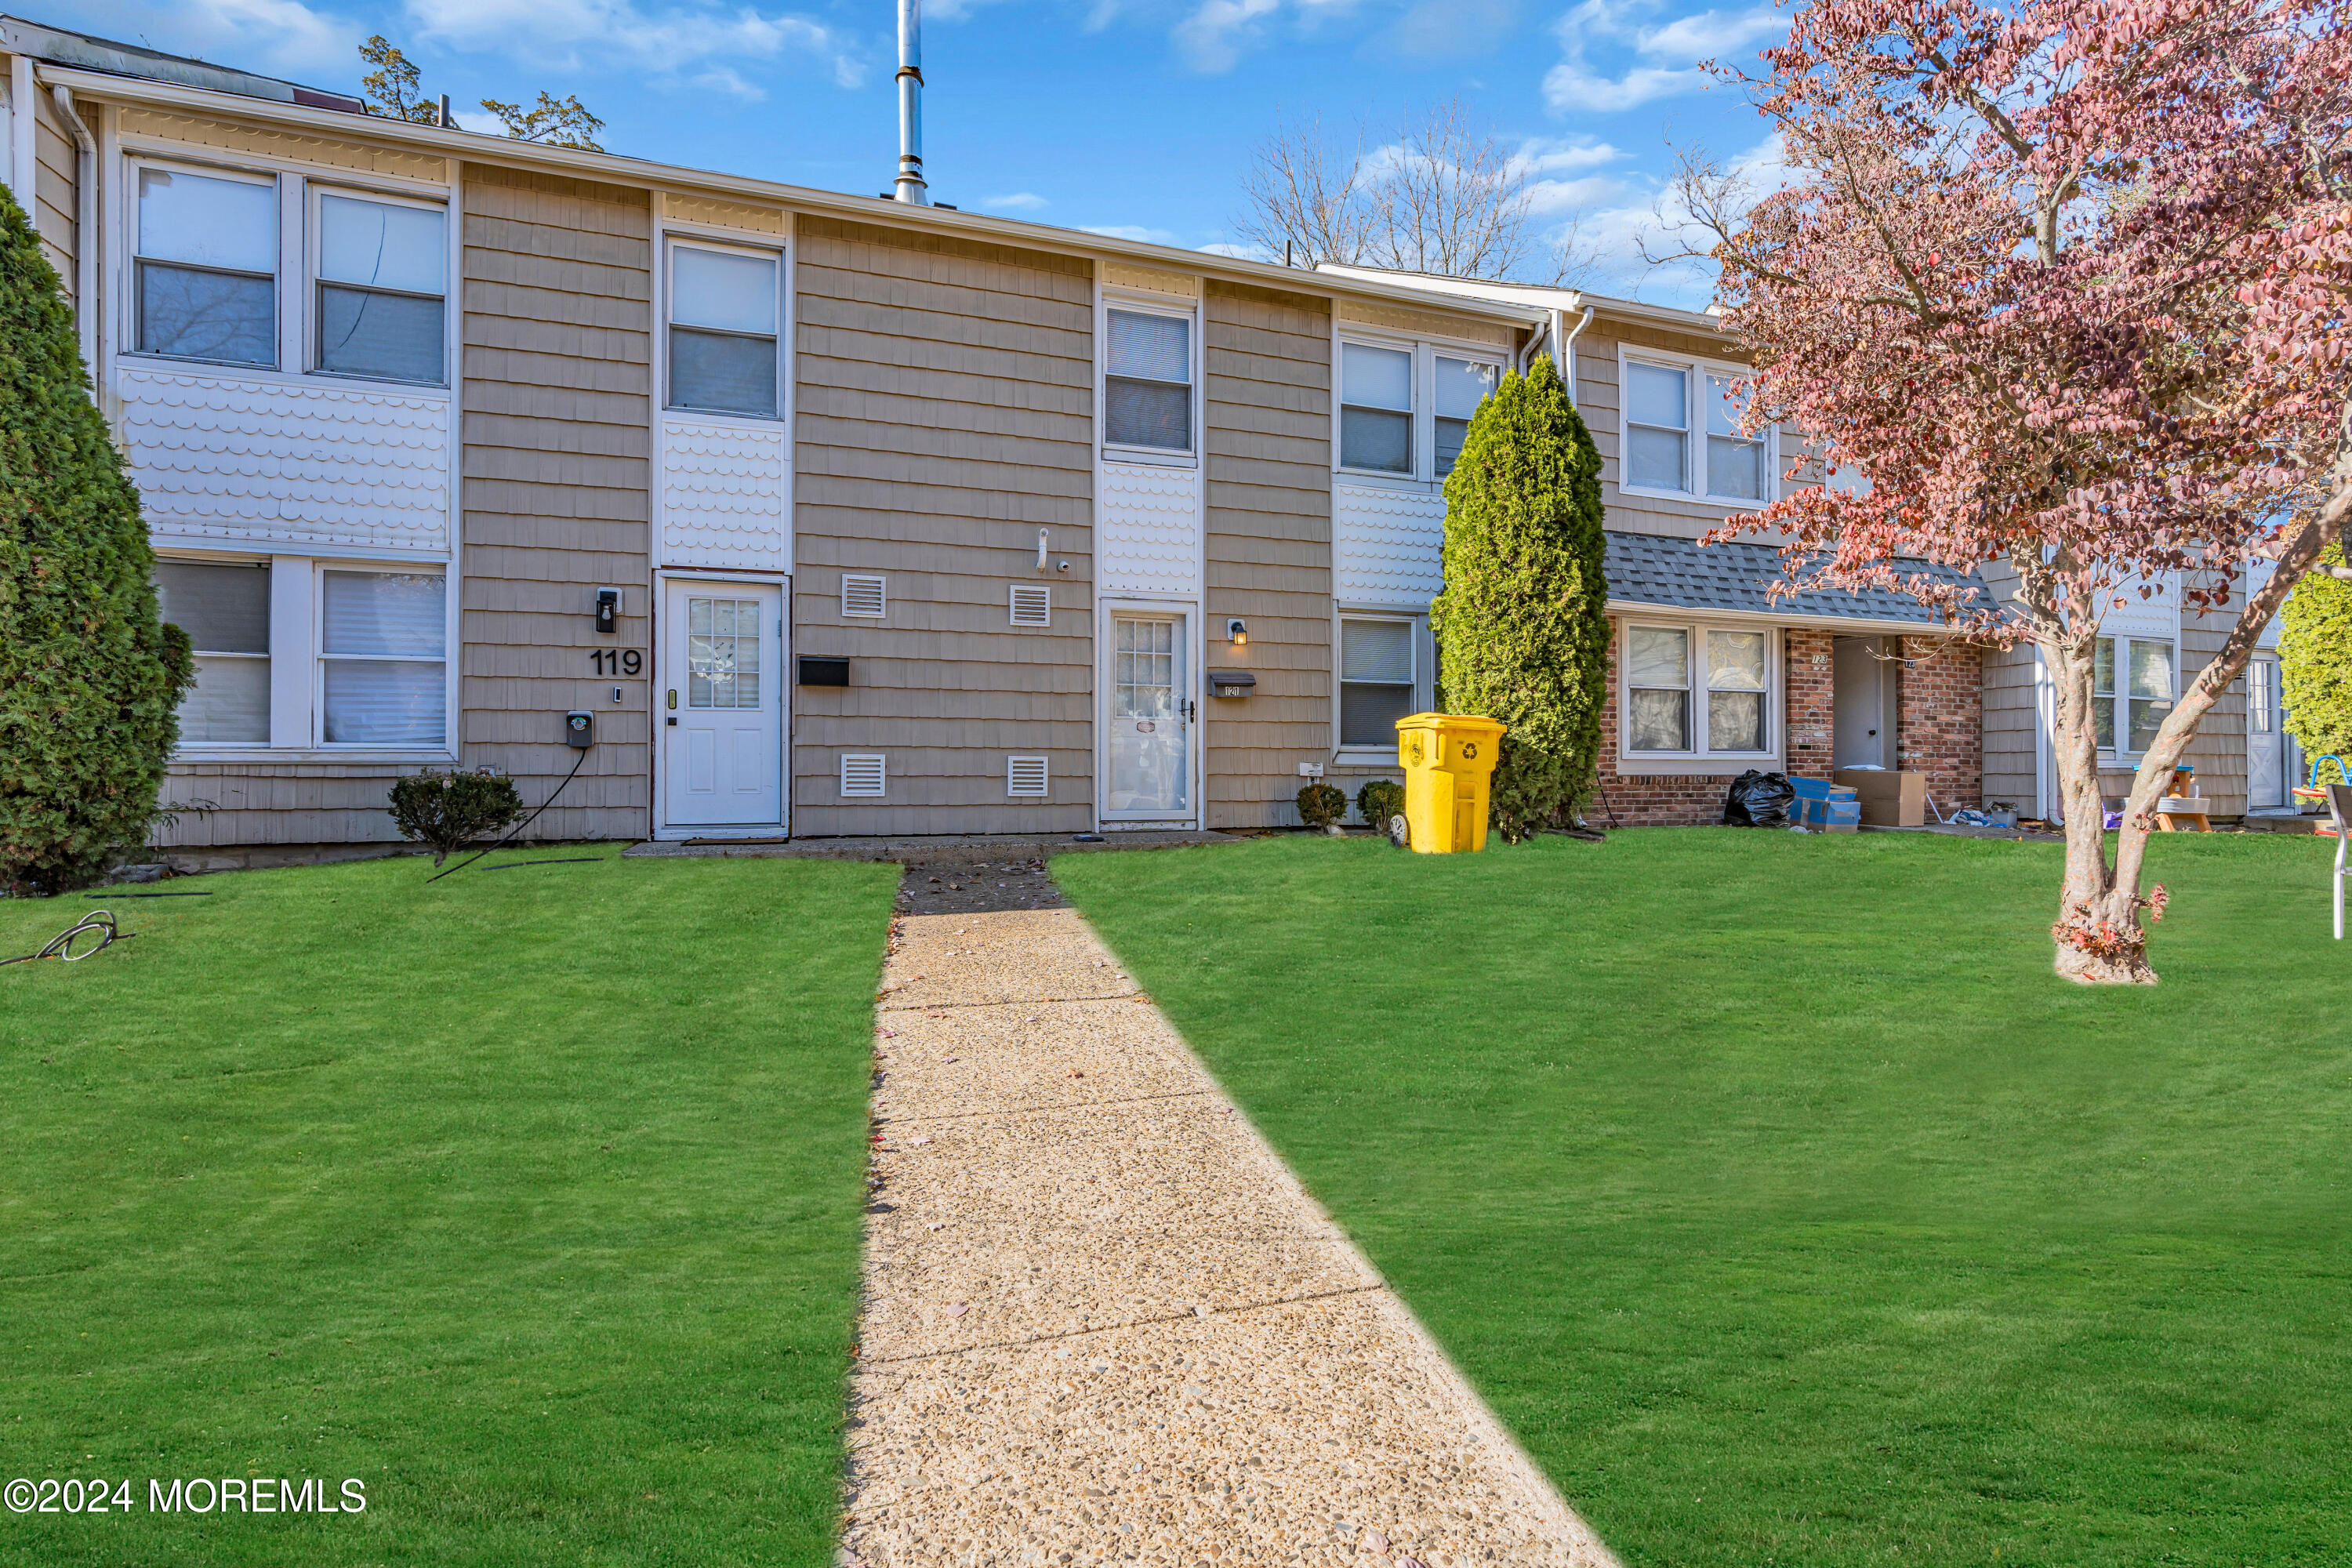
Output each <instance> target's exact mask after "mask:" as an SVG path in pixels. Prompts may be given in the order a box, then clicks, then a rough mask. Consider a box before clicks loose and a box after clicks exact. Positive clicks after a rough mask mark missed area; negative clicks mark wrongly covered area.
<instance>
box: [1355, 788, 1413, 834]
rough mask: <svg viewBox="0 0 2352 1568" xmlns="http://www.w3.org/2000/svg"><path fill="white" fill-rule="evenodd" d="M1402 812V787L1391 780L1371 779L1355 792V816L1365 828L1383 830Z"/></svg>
mask: <svg viewBox="0 0 2352 1568" xmlns="http://www.w3.org/2000/svg"><path fill="white" fill-rule="evenodd" d="M1403 812H1404V785H1402V784H1398V783H1397V782H1396V781H1395V780H1393V779H1372V780H1370V782H1368V783H1367V784H1365V785H1364V787H1363V788H1361V789H1360V790H1358V791H1357V792H1356V815H1357V816H1360V817H1362V818H1363V819H1364V823H1365V825H1366V826H1370V827H1381V828H1384V827H1386V826H1388V825H1389V818H1390V817H1391V816H1402V814H1403Z"/></svg>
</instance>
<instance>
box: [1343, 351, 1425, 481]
mask: <svg viewBox="0 0 2352 1568" xmlns="http://www.w3.org/2000/svg"><path fill="white" fill-rule="evenodd" d="M1412 380H1413V377H1412V350H1410V349H1391V348H1376V347H1374V346H1373V345H1372V344H1370V343H1349V342H1343V343H1341V344H1340V345H1339V466H1340V467H1341V468H1363V469H1366V470H1368V471H1370V472H1373V473H1381V474H1403V475H1408V476H1409V475H1411V474H1412Z"/></svg>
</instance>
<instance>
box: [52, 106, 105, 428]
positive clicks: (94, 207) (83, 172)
mask: <svg viewBox="0 0 2352 1568" xmlns="http://www.w3.org/2000/svg"><path fill="white" fill-rule="evenodd" d="M49 97H50V100H51V101H52V102H54V103H55V104H56V105H57V106H58V116H59V117H60V118H62V119H63V120H64V121H65V122H66V128H67V129H68V130H69V131H71V132H73V140H74V325H75V326H76V327H77V328H79V330H80V333H81V363H83V364H84V365H85V366H87V367H88V368H89V395H90V400H91V401H92V402H96V401H97V399H98V314H99V301H98V140H97V138H95V137H93V136H92V135H90V133H89V126H87V125H84V124H83V123H82V122H81V116H80V115H79V114H78V113H76V112H75V111H74V100H73V89H70V88H68V87H64V86H61V85H54V84H53V85H52V86H51V87H50V89H49Z"/></svg>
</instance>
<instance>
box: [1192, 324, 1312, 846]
mask: <svg viewBox="0 0 2352 1568" xmlns="http://www.w3.org/2000/svg"><path fill="white" fill-rule="evenodd" d="M1329 311H1330V307H1329V305H1328V303H1327V302H1326V301H1324V300H1318V299H1313V298H1309V297H1307V296H1305V295H1298V294H1284V293H1276V292H1274V291H1272V290H1268V289H1252V288H1244V287H1241V286H1238V285H1234V284H1228V283H1219V282H1214V281H1213V282H1211V283H1210V284H1209V287H1208V293H1207V299H1206V300H1205V315H1206V322H1205V325H1204V326H1203V328H1202V343H1203V346H1204V347H1205V348H1206V350H1207V355H1206V369H1207V375H1208V384H1207V388H1206V391H1207V399H1208V416H1207V419H1206V421H1205V426H1206V430H1205V436H1206V443H1205V451H1206V457H1207V476H1206V477H1207V480H1208V508H1207V511H1208V519H1207V539H1206V550H1205V552H1204V553H1205V555H1206V559H1207V565H1208V581H1207V582H1206V584H1204V586H1205V587H1206V589H1207V595H1206V602H1205V606H1204V607H1205V611H1206V615H1207V619H1208V626H1207V634H1208V638H1209V642H1208V654H1209V657H1208V664H1209V667H1210V668H1213V669H1215V668H1242V669H1249V670H1254V671H1255V672H1256V675H1257V686H1256V688H1255V690H1253V691H1252V693H1251V694H1250V695H1249V696H1248V697H1247V698H1245V699H1243V700H1239V701H1234V700H1219V699H1216V698H1211V699H1209V700H1207V701H1206V703H1205V704H1204V708H1205V713H1204V717H1205V719H1206V721H1207V728H1206V730H1205V731H1204V732H1203V739H1204V741H1205V742H1206V755H1205V763H1206V773H1207V775H1208V781H1207V789H1206V791H1205V794H1206V795H1207V802H1206V805H1207V808H1208V818H1207V823H1206V826H1211V827H1258V826H1275V825H1277V824H1286V823H1287V824H1294V825H1295V824H1296V823H1297V820H1298V808H1297V805H1296V803H1295V797H1296V796H1297V793H1298V786H1299V784H1301V782H1303V781H1301V780H1300V779H1299V777H1298V764H1299V763H1320V762H1323V761H1326V760H1327V759H1328V757H1329V756H1330V755H1331V746H1332V730H1331V725H1332V716H1331V317H1330V313H1329ZM1233 616H1240V617H1241V618H1242V619H1244V620H1245V621H1247V622H1248V623H1249V645H1248V646H1247V647H1244V648H1235V647H1231V646H1229V645H1228V644H1226V642H1225V641H1224V640H1223V639H1224V626H1225V622H1226V621H1227V620H1228V619H1229V618H1231V617H1233Z"/></svg>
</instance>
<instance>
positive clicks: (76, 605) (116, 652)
mask: <svg viewBox="0 0 2352 1568" xmlns="http://www.w3.org/2000/svg"><path fill="white" fill-rule="evenodd" d="M154 566H155V560H154V554H153V552H152V551H151V550H150V549H149V548H148V545H147V525H146V523H145V521H143V520H142V518H141V516H140V512H139V493H138V491H137V490H135V489H132V488H131V481H130V479H127V478H126V477H125V476H124V474H123V472H122V459H121V457H120V456H119V455H118V454H117V453H116V451H115V449H114V445H113V443H112V442H111V441H110V440H109V439H108V438H107V432H106V422H105V420H104V419H103V418H102V417H100V414H99V412H98V409H97V407H96V405H93V404H92V403H91V402H90V398H89V370H88V367H86V366H85V365H84V364H83V363H82V361H81V345H80V342H79V340H78V338H77V337H76V334H75V331H74V321H73V313H72V311H70V310H68V309H67V307H66V301H65V296H64V294H63V293H62V291H61V290H60V289H59V286H58V275H57V271H56V269H55V268H52V267H50V265H49V263H48V260H47V258H46V257H44V256H43V255H42V254H41V245H40V241H39V240H38V239H37V238H36V237H34V234H33V230H32V226H30V225H29V224H27V223H26V221H25V214H24V210H23V209H22V208H21V207H19V206H17V205H16V203H15V202H14V201H13V200H11V199H9V197H8V195H6V194H5V192H0V885H5V886H6V887H9V888H11V889H16V890H17V891H23V892H42V893H54V892H58V891H60V890H62V889H68V888H73V887H79V886H80V885H82V884H84V883H87V882H90V881H94V880H96V879H98V877H99V876H100V874H102V873H103V872H104V871H105V869H106V868H107V867H108V866H109V865H110V864H111V863H112V862H113V861H114V860H115V859H116V858H118V857H119V856H121V854H122V853H123V852H124V851H126V850H129V849H133V848H136V847H138V846H140V845H141V844H142V843H144V842H145V840H146V838H147V836H148V834H149V832H150V831H151V830H152V828H153V827H154V826H156V824H157V823H158V822H159V821H160V820H163V819H164V818H166V817H168V816H169V815H170V814H169V813H168V812H163V811H159V810H158V808H157V805H156V795H157V793H158V792H159V791H160V790H161V789H162V787H163V770H164V767H165V764H166V763H168V762H169V761H170V760H171V755H172V749H173V746H174V745H176V744H177V743H178V742H179V738H180V724H179V718H178V708H179V703H180V698H181V695H182V694H183V693H184V692H185V691H186V690H187V689H188V687H189V685H190V684H191V683H192V682H193V681H194V669H195V660H194V658H193V657H192V656H191V655H190V653H189V651H188V638H187V636H186V634H185V633H184V632H182V631H181V630H180V628H179V627H177V626H167V625H165V624H164V622H163V618H162V616H160V614H159V613H158V611H157V607H156V598H155V584H154Z"/></svg>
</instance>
